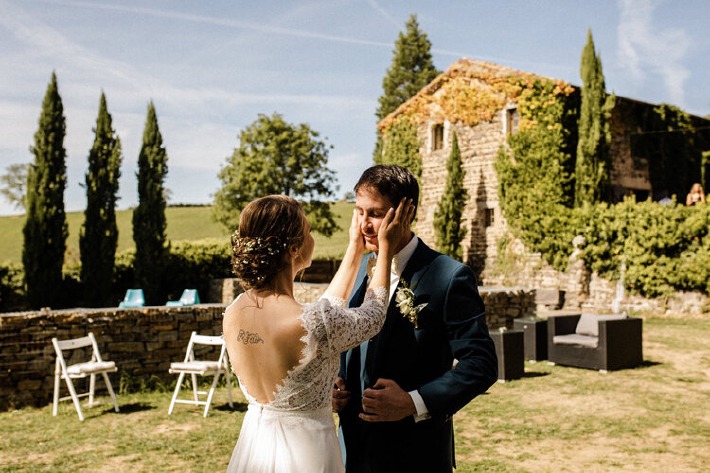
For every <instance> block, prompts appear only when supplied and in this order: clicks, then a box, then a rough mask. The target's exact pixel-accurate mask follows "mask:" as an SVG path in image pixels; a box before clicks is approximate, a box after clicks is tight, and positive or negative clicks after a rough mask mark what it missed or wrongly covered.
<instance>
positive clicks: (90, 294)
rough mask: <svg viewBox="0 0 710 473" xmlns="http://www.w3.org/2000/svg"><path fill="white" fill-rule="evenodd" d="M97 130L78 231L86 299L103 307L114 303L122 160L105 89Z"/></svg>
mask: <svg viewBox="0 0 710 473" xmlns="http://www.w3.org/2000/svg"><path fill="white" fill-rule="evenodd" d="M94 133H95V138H94V144H93V146H92V147H91V151H89V170H88V172H87V173H86V180H85V182H86V211H85V212H84V224H83V225H82V228H81V231H80V234H79V249H80V251H81V281H82V283H83V285H84V301H85V303H86V304H87V305H89V306H90V307H101V306H108V305H111V300H110V299H111V294H112V292H111V283H112V281H113V271H114V263H115V256H116V247H117V244H118V228H117V226H116V201H117V200H118V197H117V194H118V185H119V182H118V180H119V178H120V177H121V160H122V157H121V140H120V139H119V138H118V136H117V135H116V132H115V131H114V129H113V128H112V121H111V115H110V114H109V113H108V108H107V106H106V96H105V95H104V93H103V92H102V93H101V99H100V101H99V114H98V117H97V118H96V128H95V129H94ZM114 302H115V301H114ZM113 305H115V304H113Z"/></svg>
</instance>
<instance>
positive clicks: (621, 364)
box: [547, 314, 643, 372]
mask: <svg viewBox="0 0 710 473" xmlns="http://www.w3.org/2000/svg"><path fill="white" fill-rule="evenodd" d="M642 334H643V321H642V319H639V318H633V317H626V316H625V315H598V314H581V315H579V314H575V315H557V316H551V317H549V318H548V320H547V359H548V361H549V362H550V363H552V364H560V365H565V366H575V367H578V368H588V369H593V370H599V371H603V372H605V371H611V370H619V369H624V368H634V367H636V366H639V365H640V364H641V363H642V362H643V346H642Z"/></svg>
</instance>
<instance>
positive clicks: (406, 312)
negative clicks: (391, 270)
mask: <svg viewBox="0 0 710 473" xmlns="http://www.w3.org/2000/svg"><path fill="white" fill-rule="evenodd" d="M394 300H395V302H396V303H397V307H399V311H400V312H401V313H402V315H403V316H404V317H406V318H407V320H409V321H410V322H411V323H412V324H413V325H414V328H419V322H418V316H419V312H421V311H422V309H424V308H425V307H426V306H427V303H426V302H425V303H424V304H419V305H416V306H415V305H414V292H413V291H412V289H411V288H410V287H409V285H408V284H407V281H401V283H400V287H398V288H397V293H396V294H395V296H394Z"/></svg>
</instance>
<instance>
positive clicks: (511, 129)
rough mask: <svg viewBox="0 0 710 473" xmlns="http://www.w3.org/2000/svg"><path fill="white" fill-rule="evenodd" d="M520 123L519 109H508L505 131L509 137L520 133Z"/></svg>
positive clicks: (506, 111)
mask: <svg viewBox="0 0 710 473" xmlns="http://www.w3.org/2000/svg"><path fill="white" fill-rule="evenodd" d="M519 123H520V115H519V114H518V109H517V108H515V107H513V108H507V109H506V110H505V131H506V133H508V134H509V135H514V134H516V133H517V132H518V124H519Z"/></svg>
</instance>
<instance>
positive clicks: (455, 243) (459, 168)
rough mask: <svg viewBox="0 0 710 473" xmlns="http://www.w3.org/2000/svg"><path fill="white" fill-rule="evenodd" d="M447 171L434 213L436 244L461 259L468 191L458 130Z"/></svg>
mask: <svg viewBox="0 0 710 473" xmlns="http://www.w3.org/2000/svg"><path fill="white" fill-rule="evenodd" d="M446 173H447V174H446V185H445V187H444V194H443V195H442V196H441V200H440V201H439V206H438V207H437V209H436V212H435V213H434V231H435V232H436V246H437V248H438V249H439V251H440V252H442V253H444V254H447V255H449V256H451V257H452V258H454V259H457V260H459V261H461V257H462V253H461V240H463V238H464V237H465V236H466V229H465V228H464V227H462V226H461V215H462V214H463V209H464V208H465V207H466V201H467V200H468V192H466V189H465V188H464V185H463V179H464V170H463V163H462V162H461V151H460V150H459V141H458V138H457V136H456V132H454V137H453V142H452V144H451V154H449V159H448V160H447V161H446Z"/></svg>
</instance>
